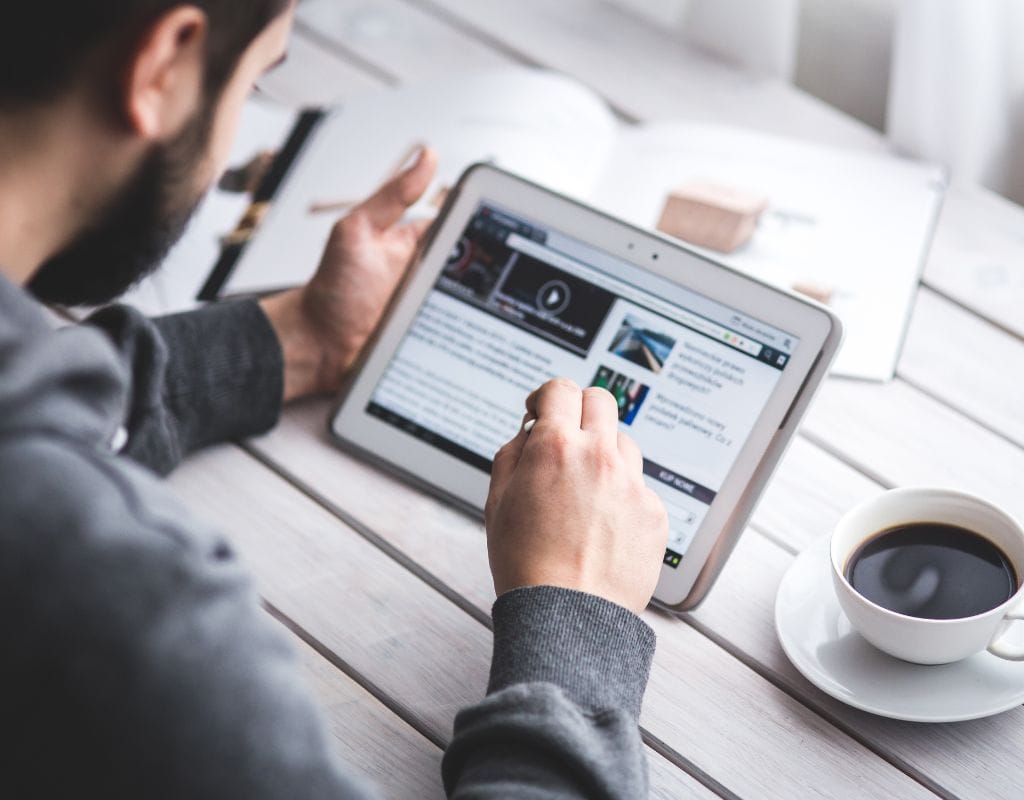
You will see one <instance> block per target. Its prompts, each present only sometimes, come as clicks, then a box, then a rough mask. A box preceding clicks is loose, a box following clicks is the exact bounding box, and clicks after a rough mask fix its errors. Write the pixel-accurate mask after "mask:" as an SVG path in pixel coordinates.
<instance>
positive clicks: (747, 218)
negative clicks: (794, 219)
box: [658, 180, 768, 253]
mask: <svg viewBox="0 0 1024 800" xmlns="http://www.w3.org/2000/svg"><path fill="white" fill-rule="evenodd" d="M767 207H768V198H767V197H765V196H764V195H760V194H756V193H754V192H749V191H746V190H743V189H737V188H734V187H730V186H724V185H721V184H716V183H712V182H711V181H705V180H693V181H690V182H689V183H686V184H684V185H683V186H680V187H679V188H678V189H676V190H675V191H673V192H672V193H671V194H670V195H669V196H668V198H667V199H666V200H665V206H664V208H663V209H662V212H661V220H660V221H659V222H658V230H659V231H661V232H662V233H667V234H668V235H669V236H675V237H676V238H678V239H682V240H684V241H686V242H690V243H691V244H695V245H699V246H700V247H707V248H709V249H711V250H717V251H718V252H720V253H732V252H734V251H735V250H736V249H738V248H739V247H741V246H742V245H744V244H746V243H747V242H749V241H750V237H751V236H753V235H754V230H755V229H756V228H757V222H758V220H759V219H760V218H761V214H762V213H764V210H765V209H766V208H767Z"/></svg>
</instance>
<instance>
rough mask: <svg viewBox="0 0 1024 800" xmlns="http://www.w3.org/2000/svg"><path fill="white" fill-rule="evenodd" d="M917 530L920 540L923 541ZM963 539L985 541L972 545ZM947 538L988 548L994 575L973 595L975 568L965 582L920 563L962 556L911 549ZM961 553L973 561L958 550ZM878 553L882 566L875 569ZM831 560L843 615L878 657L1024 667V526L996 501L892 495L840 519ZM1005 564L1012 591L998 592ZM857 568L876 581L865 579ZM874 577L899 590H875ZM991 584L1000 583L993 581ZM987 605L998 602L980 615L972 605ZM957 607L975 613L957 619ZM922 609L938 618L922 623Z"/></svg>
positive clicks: (945, 492) (943, 567) (913, 491)
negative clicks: (1019, 632) (984, 657)
mask: <svg viewBox="0 0 1024 800" xmlns="http://www.w3.org/2000/svg"><path fill="white" fill-rule="evenodd" d="M925 529H927V530H925ZM915 530H916V531H918V532H920V533H921V535H920V536H916V538H914V537H915V534H914V531H915ZM957 531H961V532H962V533H963V534H966V533H971V534H974V535H975V536H978V537H981V538H980V540H978V541H977V542H975V540H973V539H971V540H968V539H966V538H963V537H962V534H958V533H956V532H957ZM908 532H909V533H908ZM897 535H899V536H902V537H903V539H901V540H899V541H897V539H896V538H892V539H890V540H888V541H890V542H891V543H892V544H891V545H887V544H886V542H885V541H883V537H886V536H892V537H895V536H897ZM922 536H926V537H927V536H930V537H931V539H922V538H921V537H922ZM943 536H945V537H951V536H952V537H954V538H953V539H950V540H949V541H950V542H952V543H953V544H957V545H959V544H960V543H961V541H963V542H967V543H968V544H970V543H971V542H974V545H976V546H977V547H976V548H975V549H978V548H981V549H982V550H985V552H983V553H982V552H980V550H979V555H980V556H984V557H985V558H987V559H988V560H985V559H982V560H980V561H978V562H977V564H978V565H979V567H978V568H979V569H981V570H988V571H989V572H987V573H981V572H979V573H978V574H977V576H976V578H974V580H980V583H977V585H976V586H975V587H974V588H975V590H976V591H974V592H973V593H971V592H967V589H969V588H970V587H966V588H965V587H964V585H963V584H964V580H963V578H964V575H967V576H968V577H970V575H971V573H970V570H966V571H963V572H964V575H961V574H959V572H958V571H957V570H956V569H950V568H948V567H950V564H943V563H938V562H935V563H926V562H923V561H921V559H922V558H923V557H924V556H922V553H926V552H931V553H940V552H941V553H951V552H954V549H951V548H946V549H936V548H935V547H932V546H930V547H929V548H921V547H918V549H917V550H912V549H911V545H912V544H913V543H914V542H917V543H920V542H922V541H926V542H930V541H940V540H941V539H942V537H943ZM956 536H961V537H962V539H956V538H955V537H956ZM908 537H910V538H908ZM901 543H902V544H901ZM974 545H971V546H974ZM886 548H888V549H886ZM967 550H968V551H970V547H968V548H967ZM996 553H998V554H999V555H996ZM954 554H955V555H956V556H957V557H958V558H959V557H964V558H965V557H967V556H964V554H963V553H962V552H961V551H959V550H956V551H955V553H954ZM869 555H870V557H871V558H872V559H874V560H873V561H872V562H870V563H873V564H874V566H872V567H871V569H870V570H868V568H867V565H868V564H869V561H868V560H867V559H868V557H869ZM969 555H970V553H969ZM830 556H831V569H832V582H833V585H834V587H835V592H836V596H837V598H838V600H839V605H840V607H841V608H842V610H843V612H844V613H845V614H846V616H847V618H848V619H849V621H850V624H851V625H852V626H853V627H854V629H855V630H857V632H858V633H860V634H861V636H863V637H864V638H865V639H867V640H868V641H869V642H871V644H873V645H874V646H875V647H877V648H878V649H880V650H883V651H884V652H886V653H889V654H890V655H893V656H896V657H897V658H900V659H903V660H904V661H912V662H915V663H918V664H946V663H949V662H952V661H959V660H960V659H963V658H967V657H968V656H971V655H974V654H975V653H980V652H982V651H984V650H988V652H990V653H992V654H993V655H996V656H999V657H1000V658H1005V659H1009V660H1011V661H1024V645H1022V644H1020V643H1018V642H1016V641H1013V639H1015V638H1016V637H1013V636H1008V635H1007V634H1008V633H1009V629H1010V628H1011V627H1012V626H1013V625H1014V624H1015V622H1014V621H1015V620H1024V528H1022V527H1021V525H1020V523H1018V522H1017V521H1016V520H1014V519H1013V517H1011V516H1010V515H1009V514H1007V513H1006V512H1004V511H1002V510H1001V509H999V508H997V507H996V506H994V505H992V504H991V503H988V502H987V501H985V500H982V499H981V498H978V497H974V496H972V495H969V494H964V493H963V492H957V491H953V490H949V489H931V488H907V489H893V490H891V491H888V492H884V493H883V494H881V495H879V496H877V497H873V498H871V499H869V500H866V501H864V502H863V503H861V504H860V505H858V506H856V507H854V508H853V509H851V510H850V511H849V512H848V513H847V514H846V515H845V516H844V517H843V518H842V519H841V520H840V521H839V524H838V525H837V526H836V528H835V530H834V532H833V533H832V539H831V544H830ZM885 559H889V561H888V562H886V560H885ZM896 559H902V561H899V560H896ZM1000 559H1002V560H1001V561H1000ZM862 564H863V565H864V566H861V565H862ZM959 564H960V562H956V563H955V564H954V566H956V565H959ZM1000 565H1002V566H1003V567H1005V568H1006V569H1004V570H1003V571H1005V572H1006V573H1007V577H1006V578H1005V580H1006V586H1005V587H1004V586H1002V585H1001V584H999V581H1001V580H1003V579H1002V578H998V575H1000V574H1001V573H1000V572H999V571H998V570H999V568H1000ZM858 570H860V571H861V572H866V573H868V574H867V576H866V577H865V578H863V579H861V578H859V577H858ZM872 572H873V573H874V575H876V576H882V577H883V578H885V579H886V580H890V582H891V583H893V584H894V585H896V586H897V588H898V589H899V590H900V591H899V592H894V591H893V592H889V593H888V594H886V592H887V591H888V589H887V588H886V587H885V586H880V587H879V588H877V589H876V587H875V585H873V584H871V582H870V578H871V577H872V575H871V573H872ZM886 576H887V577H886ZM992 576H997V577H996V579H995V580H993V579H992ZM858 581H859V582H858ZM968 583H969V581H968ZM855 584H856V585H857V588H855ZM996 584H999V585H998V586H996ZM869 590H870V591H869ZM904 590H905V591H904ZM944 592H945V593H946V595H944V594H943V593H944ZM956 592H960V594H959V595H957V594H956ZM993 592H998V594H992V593H993ZM869 595H870V596H871V597H873V598H874V599H870V598H869ZM914 595H916V596H914ZM989 595H991V597H989ZM1004 595H1005V599H1002V598H1003V597H1004ZM904 596H905V597H906V598H909V599H904ZM879 598H881V600H879ZM986 600H988V601H990V602H995V603H996V604H995V605H993V606H992V607H991V608H984V607H971V603H974V604H975V606H977V604H978V603H982V604H983V603H985V602H986ZM997 601H998V602H997ZM882 602H885V605H883V604H881V603H882ZM901 603H904V605H901ZM908 604H909V605H908ZM958 604H964V605H963V606H962V607H963V608H964V609H966V611H967V614H966V615H964V616H957V615H956V614H957V612H958V610H959V609H960V608H961V606H960V605H958ZM894 609H898V610H894ZM919 609H927V610H928V613H929V614H931V616H927V615H922V616H917V614H919V613H920V614H924V613H925V612H923V611H920V610H919ZM934 609H939V611H937V612H936V611H934ZM951 612H952V613H951ZM943 614H944V615H945V616H942V615H943Z"/></svg>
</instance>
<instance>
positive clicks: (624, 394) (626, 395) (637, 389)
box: [590, 367, 650, 425]
mask: <svg viewBox="0 0 1024 800" xmlns="http://www.w3.org/2000/svg"><path fill="white" fill-rule="evenodd" d="M590 385H591V386H599V387H601V388H602V389H607V390H608V391H609V392H611V394H612V397H614V398H615V402H616V403H617V404H618V406H619V421H620V422H622V423H623V424H625V425H632V424H633V420H634V419H636V415H637V413H639V411H640V406H642V405H643V404H644V400H646V399H647V393H648V392H649V391H650V388H649V387H647V386H645V385H644V384H642V383H640V381H638V380H636V379H634V378H631V377H629V376H628V375H623V374H622V373H621V372H616V371H615V370H613V369H612V368H611V367H598V368H597V373H596V374H595V375H594V379H593V380H592V381H591V382H590Z"/></svg>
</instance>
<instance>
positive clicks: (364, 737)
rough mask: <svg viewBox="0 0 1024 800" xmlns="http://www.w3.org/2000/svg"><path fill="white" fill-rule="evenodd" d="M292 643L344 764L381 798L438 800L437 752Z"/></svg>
mask: <svg viewBox="0 0 1024 800" xmlns="http://www.w3.org/2000/svg"><path fill="white" fill-rule="evenodd" d="M296 644H297V646H298V650H299V657H300V660H301V663H302V667H303V673H304V677H305V678H306V679H307V682H308V683H309V684H310V690H311V691H312V692H313V694H314V695H315V696H316V697H317V699H318V700H319V703H320V709H321V712H322V713H323V715H324V717H325V722H326V723H327V727H328V729H329V730H330V733H331V735H332V738H333V739H334V741H335V743H336V744H335V748H334V749H335V753H336V754H337V755H338V756H339V757H340V758H341V760H342V762H343V763H344V764H345V765H347V766H348V767H350V768H353V769H355V771H356V772H358V773H359V775H360V776H361V777H365V778H369V779H370V780H372V781H373V782H374V784H375V786H376V788H377V789H379V790H380V792H381V795H382V796H383V797H409V798H412V797H415V798H418V799H423V798H437V800H441V798H443V797H444V790H443V789H442V787H441V786H440V781H439V780H438V779H437V776H439V775H440V774H441V755H442V751H441V749H440V748H438V747H437V746H436V745H435V744H434V743H432V742H430V741H429V739H427V738H425V737H423V736H422V735H420V733H419V732H417V731H416V730H415V729H413V728H412V727H410V726H409V725H408V723H407V722H406V721H404V720H402V719H401V718H400V717H398V716H396V715H395V714H394V713H392V711H391V710H390V709H388V708H387V707H386V706H385V705H382V704H381V703H380V702H379V698H376V697H374V696H372V695H371V694H369V693H368V692H366V691H365V689H364V687H362V686H360V685H359V684H357V683H356V682H354V681H353V680H352V679H351V678H350V677H349V676H348V675H346V674H344V673H343V672H341V671H339V670H338V669H336V668H335V666H334V665H333V664H331V663H330V662H329V661H327V660H325V659H324V658H323V657H322V656H321V654H319V653H317V652H315V651H313V650H311V649H310V648H309V647H307V646H306V645H305V644H304V643H302V642H296ZM396 754H399V755H400V756H401V757H400V758H395V756H396ZM427 776H429V777H427Z"/></svg>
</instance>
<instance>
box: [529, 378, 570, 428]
mask: <svg viewBox="0 0 1024 800" xmlns="http://www.w3.org/2000/svg"><path fill="white" fill-rule="evenodd" d="M526 411H527V413H528V414H529V415H530V416H532V417H535V418H536V419H537V424H538V425H547V424H550V423H553V424H559V425H566V426H570V427H572V428H573V429H574V430H579V429H580V426H581V424H582V419H583V390H582V389H580V387H579V386H578V385H577V384H576V383H574V382H573V381H571V380H569V379H568V378H555V379H554V380H551V381H548V382H547V383H545V384H544V385H543V386H541V387H540V388H539V389H537V390H536V391H535V392H533V393H532V394H531V395H530V396H529V397H527V398H526Z"/></svg>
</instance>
